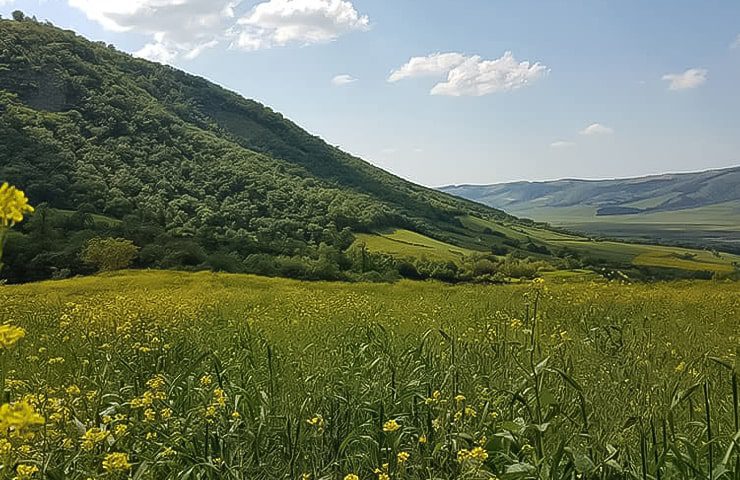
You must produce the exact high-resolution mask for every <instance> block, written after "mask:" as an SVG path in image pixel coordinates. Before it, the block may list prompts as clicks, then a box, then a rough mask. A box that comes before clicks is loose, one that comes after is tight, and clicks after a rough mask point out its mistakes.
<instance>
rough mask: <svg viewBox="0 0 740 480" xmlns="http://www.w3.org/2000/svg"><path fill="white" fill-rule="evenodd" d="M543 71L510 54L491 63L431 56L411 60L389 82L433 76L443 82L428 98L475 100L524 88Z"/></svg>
mask: <svg viewBox="0 0 740 480" xmlns="http://www.w3.org/2000/svg"><path fill="white" fill-rule="evenodd" d="M547 72H548V69H547V67H545V66H544V65H540V64H539V63H534V64H531V63H530V62H526V61H525V62H519V61H517V60H516V59H515V58H514V55H513V54H512V53H511V52H506V53H504V55H503V56H502V57H500V58H497V59H495V60H483V59H482V58H481V57H480V56H478V55H474V56H465V55H463V54H461V53H455V52H453V53H434V54H431V55H427V56H426V57H413V58H411V59H410V60H409V61H408V62H407V63H406V64H405V65H403V66H401V67H400V68H399V69H398V70H395V71H393V72H391V75H390V76H389V77H388V81H389V82H397V81H399V80H403V79H406V78H413V77H426V76H436V77H445V76H446V79H445V80H443V81H441V82H439V83H437V84H436V85H434V87H433V88H432V89H431V91H430V93H431V94H432V95H447V96H452V97H461V96H473V97H479V96H483V95H489V94H491V93H497V92H505V91H510V90H516V89H519V88H522V87H525V86H527V85H529V84H530V83H532V82H533V81H535V80H537V79H539V78H541V77H543V76H544V75H546V74H547Z"/></svg>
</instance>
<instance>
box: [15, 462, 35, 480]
mask: <svg viewBox="0 0 740 480" xmlns="http://www.w3.org/2000/svg"><path fill="white" fill-rule="evenodd" d="M38 471H39V467H37V466H36V465H26V464H23V463H22V464H20V465H18V466H17V467H16V469H15V473H16V474H18V476H17V477H16V479H17V480H27V479H29V478H32V477H33V476H34V474H36V473H38Z"/></svg>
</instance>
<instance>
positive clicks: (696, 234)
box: [440, 167, 740, 251]
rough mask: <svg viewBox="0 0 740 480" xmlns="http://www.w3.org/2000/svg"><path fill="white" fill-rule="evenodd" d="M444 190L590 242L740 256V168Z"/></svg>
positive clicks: (503, 184)
mask: <svg viewBox="0 0 740 480" xmlns="http://www.w3.org/2000/svg"><path fill="white" fill-rule="evenodd" d="M440 190H441V191H443V192H446V193H450V194H453V195H457V196H459V197H462V198H466V199H469V200H473V201H476V202H480V203H483V204H485V205H489V206H492V207H494V208H500V209H502V210H504V211H506V212H507V213H510V214H512V215H517V216H523V217H528V218H532V219H535V220H537V221H543V222H549V223H551V224H553V225H557V226H564V227H568V228H571V229H574V230H576V231H580V232H583V233H587V234H591V235H604V236H611V237H616V238H626V239H641V240H650V241H656V240H657V241H663V242H666V241H667V242H670V243H682V244H691V245H701V246H715V247H717V246H718V247H722V248H725V249H730V250H733V251H736V250H738V249H740V167H732V168H724V169H719V170H707V171H703V172H695V173H675V174H665V175H650V176H645V177H638V178H627V179H615V180H574V179H565V180H555V181H546V182H512V183H502V184H493V185H451V186H447V187H442V188H440Z"/></svg>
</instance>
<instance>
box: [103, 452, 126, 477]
mask: <svg viewBox="0 0 740 480" xmlns="http://www.w3.org/2000/svg"><path fill="white" fill-rule="evenodd" d="M130 468H131V464H130V463H129V460H128V454H126V453H120V452H114V453H109V454H108V455H106V456H105V459H104V460H103V469H104V470H105V471H106V472H111V473H116V472H126V471H128V470H129V469H130Z"/></svg>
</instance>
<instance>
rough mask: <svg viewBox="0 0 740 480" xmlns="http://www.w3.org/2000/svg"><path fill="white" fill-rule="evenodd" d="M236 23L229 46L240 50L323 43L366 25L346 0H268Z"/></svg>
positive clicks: (363, 28) (366, 18)
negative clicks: (233, 35) (236, 26)
mask: <svg viewBox="0 0 740 480" xmlns="http://www.w3.org/2000/svg"><path fill="white" fill-rule="evenodd" d="M237 23H238V25H239V27H238V28H237V29H235V32H237V35H236V39H235V40H234V43H233V45H234V46H235V47H237V48H241V49H244V50H259V49H262V48H271V47H275V46H284V45H288V44H291V43H294V44H299V45H310V44H313V43H324V42H329V41H332V40H334V39H336V38H337V37H339V36H340V35H342V34H344V33H348V32H351V31H363V30H367V29H369V28H370V20H369V19H368V17H367V16H366V15H360V14H359V13H358V12H357V10H356V9H355V7H354V5H352V2H350V1H346V0H269V1H267V2H264V3H260V4H258V5H256V6H255V7H254V8H253V9H252V10H251V11H250V12H249V13H248V14H247V15H245V16H243V17H242V18H240V19H239V20H238V22H237Z"/></svg>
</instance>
